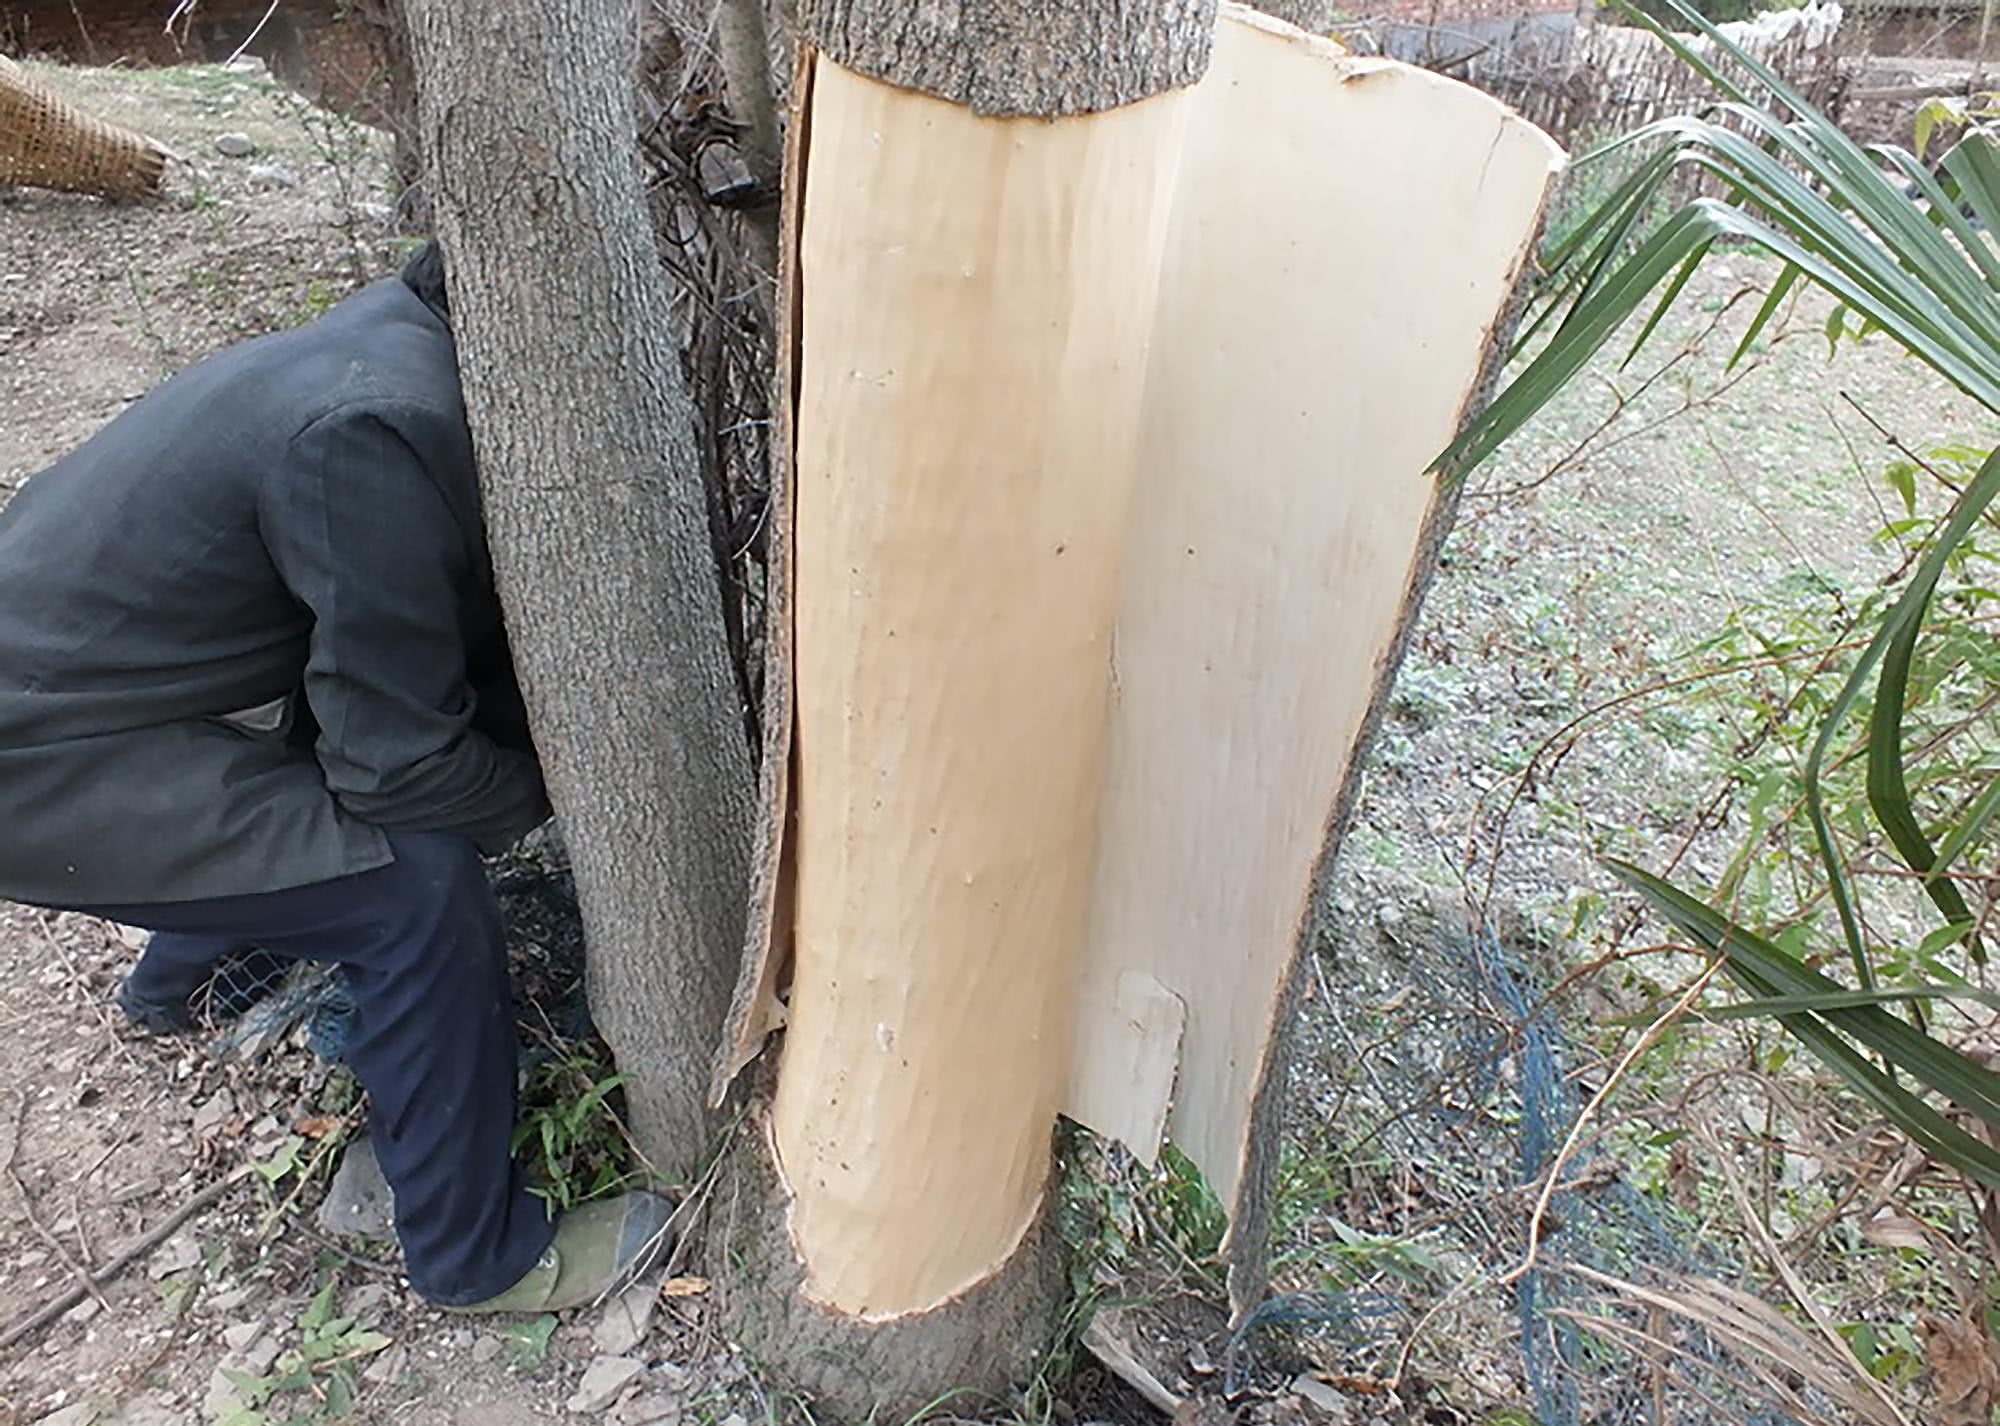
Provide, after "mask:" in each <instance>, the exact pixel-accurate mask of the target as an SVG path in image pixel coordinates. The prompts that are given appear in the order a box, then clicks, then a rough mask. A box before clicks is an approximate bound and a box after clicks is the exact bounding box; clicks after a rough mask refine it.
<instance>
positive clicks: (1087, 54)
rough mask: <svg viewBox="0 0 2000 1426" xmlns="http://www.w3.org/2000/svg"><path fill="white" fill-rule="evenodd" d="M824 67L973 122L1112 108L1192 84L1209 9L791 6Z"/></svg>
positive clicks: (1042, 0)
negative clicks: (946, 105)
mask: <svg viewBox="0 0 2000 1426" xmlns="http://www.w3.org/2000/svg"><path fill="white" fill-rule="evenodd" d="M799 27H800V29H801V30H802V32H803V33H804V34H805V35H806V37H807V38H809V39H810V40H811V41H812V42H813V43H814V44H815V45H817V46H818V47H819V48H820V50H821V51H822V52H823V53H825V54H826V55H827V57H828V58H830V59H835V60H838V61H839V62H840V63H841V64H843V65H846V66H847V67H848V68H849V69H853V70H858V71H860V72H861V73H863V74H866V75H868V76H870V77H871V78H874V79H880V80H882V81H884V82H885V83H888V84H897V85H901V86H902V87H903V88H905V89H917V90H921V91H923V92H924V93H926V94H934V95H936V96H937V97H938V98H940V99H949V100H951V101H952V102H953V103H954V104H964V105H966V106H967V107H968V108H970V109H972V110H973V111H974V112H976V113H980V114H1025V115H1031V116H1034V117H1037V118H1044V119H1052V118H1056V117H1058V116H1061V115H1065V114H1087V113H1091V112H1094V111H1096V110H1099V109H1115V108H1117V107H1118V106H1119V105H1121V104H1130V103H1133V102H1134V101H1136V100H1140V99H1145V98H1147V97H1149V96H1151V95H1154V94H1159V93H1161V92H1163V91H1165V90H1168V89H1178V88H1181V87H1182V86H1184V85H1188V84H1192V83H1194V82H1195V81H1196V80H1197V79H1199V78H1201V76H1202V74H1203V72H1204V71H1206V70H1207V68H1208V55H1209V49H1210V47H1211V46H1212V45H1213V43H1214V40H1215V0H1145V3H1119V0H988V3H971V0H962V3H952V4H945V3H938V0H800V4H799Z"/></svg>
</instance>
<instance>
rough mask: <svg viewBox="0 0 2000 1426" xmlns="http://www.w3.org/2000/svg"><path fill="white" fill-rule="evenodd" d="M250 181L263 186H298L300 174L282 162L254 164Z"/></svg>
mask: <svg viewBox="0 0 2000 1426" xmlns="http://www.w3.org/2000/svg"><path fill="white" fill-rule="evenodd" d="M250 181H251V182H252V183H255V184H257V185H258V186H259V187H262V188H297V187H298V186H299V176H298V175H297V174H296V173H293V172H292V171H291V170H290V169H289V168H286V167H285V166H284V165H283V164H281V163H259V164H253V165H252V166H251V169H250Z"/></svg>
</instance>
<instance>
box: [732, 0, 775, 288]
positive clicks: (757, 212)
mask: <svg viewBox="0 0 2000 1426" xmlns="http://www.w3.org/2000/svg"><path fill="white" fill-rule="evenodd" d="M715 41H716V52H717V54H718V56H719V57H720V58H721V60H722V73H723V77H724V79H725V81H726V82H727V84H728V86H729V107H730V110H731V111H732V112H733V113H734V115H735V117H736V120H737V122H738V123H740V124H742V125H743V126H744V130H743V142H742V148H743V161H744V162H745V163H746V164H748V165H749V168H750V175H751V177H752V178H754V179H756V180H757V186H758V187H759V188H760V189H761V190H763V197H762V199H761V201H760V202H759V203H758V204H757V206H756V207H754V208H752V209H751V210H750V211H749V212H748V213H746V214H745V215H744V224H745V226H746V228H747V230H748V232H749V237H750V247H751V253H752V256H753V257H754V258H755V259H756V262H757V267H758V269H759V273H760V276H761V278H762V280H763V283H764V285H765V286H766V288H767V289H768V288H769V286H770V285H771V284H773V283H775V282H776V281H777V276H778V185H779V182H780V176H781V174H782V171H783V168H784V162H785V140H784V135H783V134H782V133H780V132H779V129H778V101H777V86H776V85H775V84H774V83H773V82H772V73H771V32H770V26H769V23H768V21H767V19H766V16H765V10H764V0H723V3H722V4H721V5H720V6H718V7H717V9H716V13H715Z"/></svg>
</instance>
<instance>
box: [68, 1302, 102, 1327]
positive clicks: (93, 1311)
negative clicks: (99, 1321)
mask: <svg viewBox="0 0 2000 1426" xmlns="http://www.w3.org/2000/svg"><path fill="white" fill-rule="evenodd" d="M103 1310H104V1304H103V1303H101V1302H99V1301H98V1300H97V1299H96V1298H94V1297H86V1298H84V1300H83V1301H81V1302H79V1303H77V1305H76V1306H74V1307H72V1308H70V1310H69V1311H67V1312H65V1313H63V1321H65V1322H74V1323H76V1325H77V1326H79V1327H81V1326H82V1325H83V1324H84V1323H86V1322H88V1321H89V1320H90V1319H91V1318H93V1317H95V1316H96V1315H97V1314H98V1313H100V1312H102V1311H103Z"/></svg>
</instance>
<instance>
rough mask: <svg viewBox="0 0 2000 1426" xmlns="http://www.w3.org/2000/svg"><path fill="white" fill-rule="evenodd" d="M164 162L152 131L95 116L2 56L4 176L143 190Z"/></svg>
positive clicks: (104, 190) (0, 162) (117, 192)
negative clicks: (135, 129) (149, 133)
mask: <svg viewBox="0 0 2000 1426" xmlns="http://www.w3.org/2000/svg"><path fill="white" fill-rule="evenodd" d="M165 168H166V150H164V149H163V148H161V147H160V146H159V145H158V144H156V143H154V142H153V141H152V140H151V139H149V138H147V137H146V136H145V135H143V134H139V133H134V132H133V131H132V130H130V129H127V128H123V127H121V126H120V125H117V124H107V123H105V122H104V121H103V120H102V119H96V118H92V117H91V116H90V115H89V114H86V113H84V112H83V111H82V110H81V109H79V108H77V107H76V106H75V105H74V104H72V103H70V102H69V101H68V100H67V99H64V98H62V97H61V96H59V95H56V94H52V93H50V92H49V90H48V89H46V88H44V87H43V86H42V85H40V84H38V83H37V82H36V81H35V80H34V79H33V78H31V77H30V76H29V75H28V73H27V72H26V71H25V70H23V69H22V68H21V67H20V66H19V65H17V64H15V63H14V62H13V61H12V60H10V59H7V58H6V57H5V56H0V184H10V183H14V184H24V185H26V186H28V187H31V188H55V189H60V190H62V191H63V192H65V193H96V194H102V195H103V196H105V197H107V198H143V197H145V196H146V195H147V194H149V193H156V192H158V191H159V187H160V176H161V174H162V173H163V172H164V170H165Z"/></svg>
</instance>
